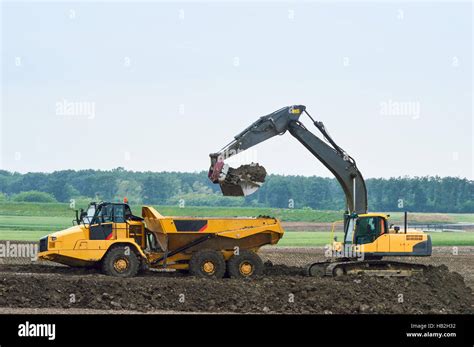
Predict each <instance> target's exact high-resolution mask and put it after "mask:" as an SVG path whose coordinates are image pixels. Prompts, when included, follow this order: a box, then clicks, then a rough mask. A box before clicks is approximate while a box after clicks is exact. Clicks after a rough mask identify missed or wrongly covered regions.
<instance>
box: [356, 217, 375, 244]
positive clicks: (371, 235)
mask: <svg viewBox="0 0 474 347" xmlns="http://www.w3.org/2000/svg"><path fill="white" fill-rule="evenodd" d="M380 223H381V220H380V218H379V217H365V218H360V219H359V220H358V221H357V227H356V229H357V230H356V237H355V243H356V244H364V243H371V242H374V241H375V239H376V238H377V237H379V235H380V231H381V224H380Z"/></svg>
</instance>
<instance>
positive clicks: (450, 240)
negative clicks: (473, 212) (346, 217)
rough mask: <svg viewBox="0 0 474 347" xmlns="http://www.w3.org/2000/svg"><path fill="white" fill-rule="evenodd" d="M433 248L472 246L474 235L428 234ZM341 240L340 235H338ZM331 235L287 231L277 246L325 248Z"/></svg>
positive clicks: (462, 233) (322, 232) (457, 233)
mask: <svg viewBox="0 0 474 347" xmlns="http://www.w3.org/2000/svg"><path fill="white" fill-rule="evenodd" d="M429 234H430V235H431V239H432V241H433V246H474V233H469V232H444V233H429ZM338 240H339V241H341V240H342V235H341V234H339V235H338ZM331 241H332V240H331V233H328V232H324V231H314V232H309V231H289V232H286V233H285V235H284V236H283V238H282V239H281V240H280V242H278V246H287V247H288V246H291V247H315V246H325V245H327V244H329V243H330V242H331Z"/></svg>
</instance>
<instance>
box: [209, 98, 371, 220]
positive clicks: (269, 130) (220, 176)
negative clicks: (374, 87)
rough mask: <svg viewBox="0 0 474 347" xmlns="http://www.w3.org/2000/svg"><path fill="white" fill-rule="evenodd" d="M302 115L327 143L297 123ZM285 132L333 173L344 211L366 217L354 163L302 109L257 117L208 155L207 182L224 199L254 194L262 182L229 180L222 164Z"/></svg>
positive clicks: (360, 179) (363, 191)
mask: <svg viewBox="0 0 474 347" xmlns="http://www.w3.org/2000/svg"><path fill="white" fill-rule="evenodd" d="M303 113H306V114H307V115H308V117H309V118H310V119H311V120H312V122H313V124H314V125H315V126H316V127H317V128H318V130H319V131H320V132H321V133H322V135H323V137H324V139H325V140H326V141H327V143H326V142H325V141H323V140H321V139H320V138H319V137H317V136H316V135H314V134H313V133H312V132H310V131H309V130H308V129H307V128H306V127H305V126H304V125H303V124H302V123H301V122H300V120H299V118H300V116H301V115H302V114H303ZM286 131H288V132H289V133H290V134H291V135H292V136H293V137H295V138H296V139H297V140H298V141H299V142H300V143H301V144H302V145H303V146H305V147H306V148H307V149H308V150H309V151H310V152H311V153H312V154H313V155H314V156H315V157H316V158H317V159H318V160H319V161H320V162H321V163H322V164H323V165H324V166H325V167H326V168H328V169H329V171H331V172H332V173H333V175H334V176H335V177H336V179H337V180H338V182H339V184H340V185H341V187H342V189H343V191H344V194H345V196H346V203H347V210H348V211H349V212H350V213H354V212H355V213H358V214H361V213H366V212H367V189H366V186H365V182H364V179H363V177H362V174H361V173H360V171H359V170H358V169H357V166H356V163H355V161H354V159H353V158H352V157H350V156H349V155H348V154H347V153H346V152H345V151H344V150H343V149H342V148H341V147H339V146H338V145H337V144H336V143H335V141H334V140H333V139H332V138H331V137H330V136H329V134H328V132H327V131H326V128H325V127H324V125H323V123H321V122H317V121H315V120H314V119H313V118H312V117H311V116H310V115H309V114H308V112H307V111H306V107H305V106H303V105H294V106H288V107H284V108H281V109H279V110H278V111H275V112H273V113H271V114H269V115H266V116H263V117H260V118H259V119H258V120H257V121H256V122H255V123H253V124H252V125H250V126H249V127H247V128H246V129H244V130H243V131H242V132H241V133H239V134H238V135H236V136H235V137H234V140H233V141H232V142H231V143H229V144H228V145H227V146H225V147H224V148H222V149H221V150H220V151H219V152H217V153H212V154H210V157H211V167H210V169H209V178H210V179H211V180H212V181H213V182H214V183H219V184H220V185H221V188H222V192H223V194H224V195H248V193H249V192H253V191H255V190H256V189H258V187H259V186H260V185H261V184H262V183H263V182H262V181H252V180H251V179H249V176H248V175H240V176H239V177H229V176H232V170H230V171H229V168H228V167H226V165H225V164H224V160H225V159H228V158H230V157H231V156H233V155H235V154H238V153H240V152H242V151H244V150H246V149H249V148H250V147H253V146H255V145H257V144H259V143H261V142H263V141H266V140H268V139H270V138H272V137H274V136H276V135H282V134H284V133H285V132H286ZM234 176H235V175H234ZM259 177H261V176H259ZM239 187H240V188H241V189H239Z"/></svg>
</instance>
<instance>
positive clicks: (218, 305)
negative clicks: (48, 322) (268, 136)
mask: <svg viewBox="0 0 474 347" xmlns="http://www.w3.org/2000/svg"><path fill="white" fill-rule="evenodd" d="M463 252H464V253H463ZM322 254H323V249H318V248H313V249H308V248H300V249H294V248H272V247H267V248H264V249H262V251H261V256H262V258H263V259H264V260H265V270H264V276H262V277H260V278H256V279H252V280H238V279H229V278H224V279H219V280H208V279H200V278H195V277H191V276H189V275H187V274H183V273H177V272H174V271H155V270H154V271H148V272H146V273H143V274H141V275H139V276H138V277H135V278H128V279H122V278H114V277H108V276H105V275H103V274H101V273H100V272H99V271H98V270H96V269H83V268H69V267H65V266H56V265H49V264H48V265H46V264H40V263H32V264H25V265H15V264H3V265H0V313H2V312H3V313H8V312H18V311H20V312H31V313H35V312H38V311H39V312H43V313H48V312H50V313H53V312H58V310H61V309H62V310H63V311H64V313H77V312H82V311H84V312H90V313H97V312H109V311H111V310H112V311H113V312H114V313H130V312H141V313H149V312H160V313H176V312H186V313H209V312H210V313H319V314H331V313H344V314H358V313H384V314H385V313H413V314H423V313H471V314H472V313H474V296H473V295H472V291H471V289H470V288H469V287H468V286H467V285H466V282H465V280H464V278H463V276H461V275H460V274H458V273H456V272H453V271H452V270H454V269H456V271H459V272H463V275H464V276H472V272H471V273H469V272H464V271H463V270H462V269H463V267H461V266H460V264H458V262H462V263H464V265H463V266H464V267H465V268H467V269H468V268H471V269H472V259H473V258H472V253H471V250H470V248H468V249H467V250H464V249H463V250H462V252H459V253H458V254H457V255H456V256H453V255H450V253H449V249H445V250H443V249H441V250H437V251H435V253H434V255H433V256H432V257H430V258H424V260H422V261H424V262H425V264H427V268H426V270H425V271H424V273H423V274H419V275H414V276H411V277H405V278H383V277H369V276H343V277H339V278H329V277H306V276H304V269H305V267H304V266H303V265H302V262H303V261H306V260H310V261H313V260H318V258H319V259H320V258H321V256H322ZM463 257H464V258H463ZM466 257H468V258H466ZM448 259H453V260H452V261H451V262H450V261H446V260H448ZM467 259H469V261H470V262H468V261H467ZM403 261H405V262H408V260H407V259H403ZM419 261H420V260H418V261H417V262H419ZM444 263H447V266H446V265H444ZM430 264H435V265H430ZM439 264H443V265H439ZM458 266H460V267H459V268H457V267H458ZM450 270H451V271H450ZM469 281H470V282H471V281H472V278H471V279H470V280H469ZM471 283H472V282H471Z"/></svg>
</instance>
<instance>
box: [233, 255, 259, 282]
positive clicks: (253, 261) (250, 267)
mask: <svg viewBox="0 0 474 347" xmlns="http://www.w3.org/2000/svg"><path fill="white" fill-rule="evenodd" d="M227 273H228V274H229V276H230V277H232V278H249V277H255V276H259V275H261V274H262V273H263V261H262V259H261V258H260V257H259V256H258V254H257V253H255V252H252V251H240V253H239V255H233V256H232V257H231V258H230V259H229V260H228V261H227Z"/></svg>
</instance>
